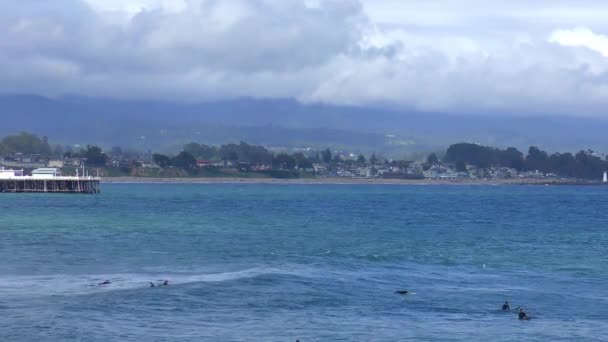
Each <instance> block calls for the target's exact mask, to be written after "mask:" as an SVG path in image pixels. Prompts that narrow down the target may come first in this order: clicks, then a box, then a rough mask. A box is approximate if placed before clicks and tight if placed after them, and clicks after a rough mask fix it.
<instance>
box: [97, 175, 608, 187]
mask: <svg viewBox="0 0 608 342" xmlns="http://www.w3.org/2000/svg"><path fill="white" fill-rule="evenodd" d="M102 183H196V184H395V185H400V184H401V185H601V183H600V182H591V181H583V180H562V179H489V180H481V179H480V180H426V179H370V178H300V179H277V178H147V177H108V178H103V179H102Z"/></svg>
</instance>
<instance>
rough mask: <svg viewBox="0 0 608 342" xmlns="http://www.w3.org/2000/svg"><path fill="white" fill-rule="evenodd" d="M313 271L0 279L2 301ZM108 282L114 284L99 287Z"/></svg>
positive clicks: (304, 274)
mask: <svg viewBox="0 0 608 342" xmlns="http://www.w3.org/2000/svg"><path fill="white" fill-rule="evenodd" d="M312 274H313V273H311V271H310V270H305V269H298V268H270V267H255V268H250V269H245V270H239V271H230V272H215V273H213V272H211V273H206V272H200V273H192V272H190V273H174V272H150V273H110V274H88V275H66V274H57V275H41V276H12V277H11V276H8V277H7V276H5V277H2V279H0V298H11V297H15V296H28V297H31V296H53V295H80V294H91V293H102V292H108V291H124V290H132V289H138V288H147V287H149V286H150V282H154V283H159V282H162V281H164V280H169V282H170V285H174V286H175V285H185V284H193V283H214V282H225V281H236V280H240V279H248V278H255V277H260V276H266V275H291V276H298V277H308V276H312ZM106 280H109V281H110V282H111V284H108V285H98V284H100V283H102V282H104V281H106Z"/></svg>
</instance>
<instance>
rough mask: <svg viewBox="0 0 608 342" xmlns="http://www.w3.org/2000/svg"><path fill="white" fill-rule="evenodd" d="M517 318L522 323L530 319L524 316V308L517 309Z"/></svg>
mask: <svg viewBox="0 0 608 342" xmlns="http://www.w3.org/2000/svg"><path fill="white" fill-rule="evenodd" d="M517 316H518V318H519V319H520V320H522V321H527V320H529V319H530V317H528V315H526V311H525V310H524V308H521V309H519V314H518V315H517Z"/></svg>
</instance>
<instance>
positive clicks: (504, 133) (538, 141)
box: [0, 95, 608, 156]
mask: <svg viewBox="0 0 608 342" xmlns="http://www.w3.org/2000/svg"><path fill="white" fill-rule="evenodd" d="M0 118H2V120H1V121H2V123H1V124H0V135H1V136H3V135H7V134H13V133H16V132H20V131H27V132H31V133H36V134H39V135H45V136H48V137H49V139H50V140H51V141H52V142H56V143H62V144H97V145H101V146H103V147H108V148H109V147H112V146H122V147H125V148H134V149H145V150H154V151H165V152H171V151H177V150H178V149H179V148H180V146H181V145H183V144H184V143H187V142H192V141H196V142H199V143H206V144H220V143H227V142H238V141H246V142H248V143H252V144H262V145H266V146H274V147H313V148H325V147H331V148H334V149H347V150H351V151H357V152H363V153H371V152H378V153H383V154H386V155H391V156H402V155H407V154H413V153H417V152H428V151H435V150H437V151H439V150H444V149H445V148H446V147H447V146H448V145H450V144H452V143H456V142H464V141H466V142H475V143H479V144H484V145H490V146H496V147H510V146H513V147H517V148H520V149H521V150H522V151H524V152H525V151H526V150H527V148H528V146H531V145H534V146H539V147H541V148H544V149H547V150H549V151H576V150H580V149H594V150H597V151H599V152H605V151H604V150H603V149H605V141H606V138H605V135H606V132H608V120H603V119H595V118H588V117H556V116H549V115H545V116H538V115H537V116H523V115H509V114H500V115H498V114H493V115H490V114H487V115H484V114H479V113H477V114H445V113H423V112H418V111H407V110H398V109H384V108H374V107H349V106H334V105H325V104H304V103H300V102H298V101H296V100H292V99H250V98H244V99H235V100H227V101H217V102H207V103H194V104H180V103H170V102H160V101H126V100H113V99H102V98H83V97H62V98H46V97H41V96H35V95H3V96H0Z"/></svg>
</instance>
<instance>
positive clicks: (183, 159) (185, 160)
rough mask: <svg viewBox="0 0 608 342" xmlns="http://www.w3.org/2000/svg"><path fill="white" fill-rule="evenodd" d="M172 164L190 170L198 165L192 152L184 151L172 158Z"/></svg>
mask: <svg viewBox="0 0 608 342" xmlns="http://www.w3.org/2000/svg"><path fill="white" fill-rule="evenodd" d="M171 165H173V166H175V167H179V168H181V169H185V170H190V169H193V168H194V167H195V166H196V159H195V158H194V156H193V155H191V154H190V153H188V152H186V151H182V152H180V153H179V154H178V155H177V156H175V157H173V159H171Z"/></svg>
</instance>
